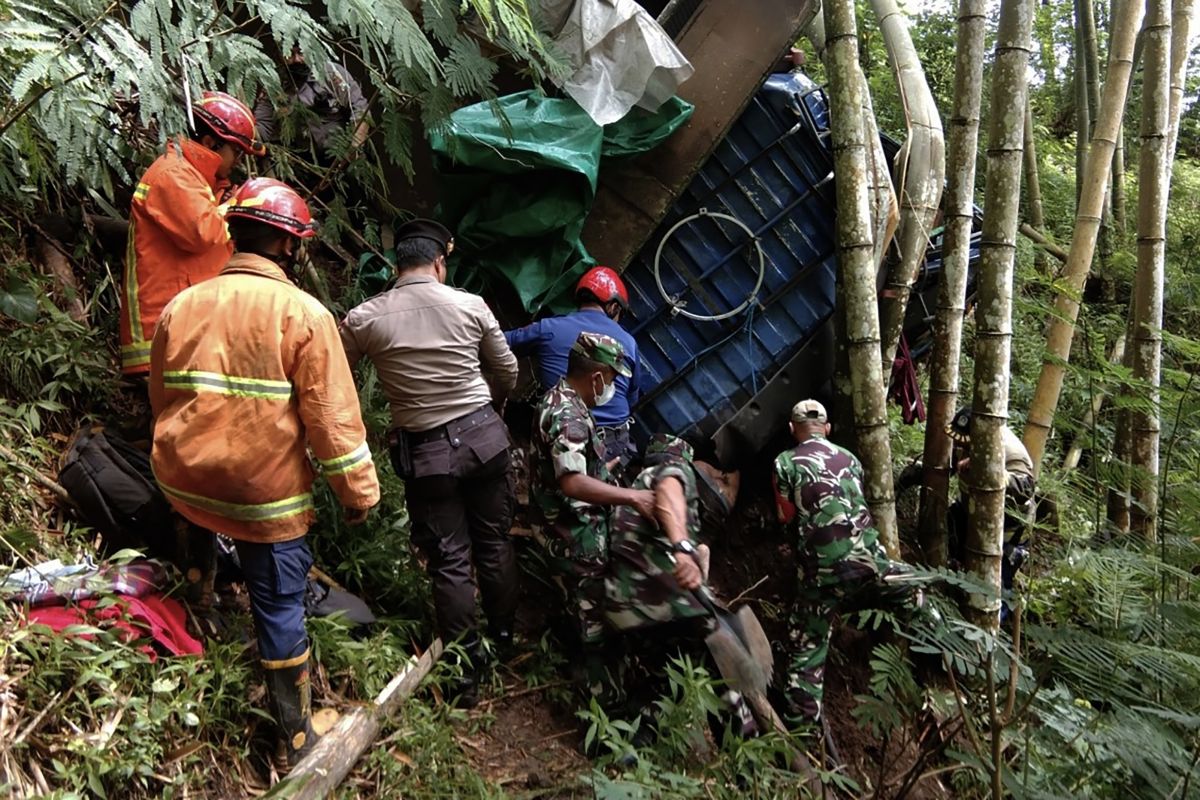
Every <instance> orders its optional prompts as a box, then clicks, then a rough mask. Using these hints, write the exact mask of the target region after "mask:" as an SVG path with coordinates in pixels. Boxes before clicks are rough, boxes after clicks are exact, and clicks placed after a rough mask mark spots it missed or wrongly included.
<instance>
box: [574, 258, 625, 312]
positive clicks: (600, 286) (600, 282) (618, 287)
mask: <svg viewBox="0 0 1200 800" xmlns="http://www.w3.org/2000/svg"><path fill="white" fill-rule="evenodd" d="M582 292H587V293H588V294H590V295H592V296H593V297H595V298H596V299H597V300H599V301H600V302H601V303H611V302H612V301H613V300H616V301H617V302H618V303H620V304H621V306H622V307H623V308H629V292H628V291H627V290H626V289H625V282H624V281H622V280H621V276H620V275H618V274H617V273H616V271H614V270H612V269H609V268H608V267H592V268H591V269H589V270H588V271H587V272H585V273H584V274H583V277H582V278H580V279H579V283H577V284H575V297H576V299H578V298H579V295H580V293H582Z"/></svg>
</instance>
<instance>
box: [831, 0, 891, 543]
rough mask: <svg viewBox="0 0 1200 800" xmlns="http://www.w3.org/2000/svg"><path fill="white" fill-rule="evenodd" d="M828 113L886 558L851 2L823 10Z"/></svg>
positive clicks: (884, 479) (857, 405) (879, 379)
mask: <svg viewBox="0 0 1200 800" xmlns="http://www.w3.org/2000/svg"><path fill="white" fill-rule="evenodd" d="M825 31H826V35H827V37H828V48H827V50H826V56H825V71H826V74H827V75H828V77H829V114H830V123H831V129H832V132H831V136H832V142H833V157H834V180H835V186H836V191H837V242H838V267H839V269H838V278H839V280H840V282H841V284H842V286H843V297H844V298H845V308H846V341H847V345H848V349H849V356H850V381H851V390H852V392H853V404H854V422H855V432H856V434H857V436H856V438H857V440H858V446H859V454H860V455H861V457H862V461H863V469H864V472H865V473H866V475H865V477H866V481H865V483H866V485H865V487H864V488H865V490H866V496H867V505H868V506H869V507H870V509H871V514H872V516H874V518H875V525H876V526H877V527H878V529H879V538H880V540H881V541H882V542H883V545H884V547H886V548H887V551H888V553H889V554H892V555H893V557H895V556H896V555H897V554H898V552H899V538H898V535H897V530H896V504H895V498H894V488H893V485H892V453H891V446H890V443H889V441H888V427H887V409H886V407H885V399H886V398H885V394H884V389H885V387H884V381H883V372H882V370H880V369H879V311H878V307H877V305H876V299H875V298H876V284H875V265H874V250H873V243H872V240H871V212H870V203H869V197H868V189H867V183H868V178H867V146H866V142H865V141H864V139H863V120H862V109H863V95H864V93H865V92H866V81H865V79H864V78H863V76H862V72H861V70H860V69H859V67H858V36H857V27H856V23H855V19H854V2H853V0H830V2H827V3H826V4H825Z"/></svg>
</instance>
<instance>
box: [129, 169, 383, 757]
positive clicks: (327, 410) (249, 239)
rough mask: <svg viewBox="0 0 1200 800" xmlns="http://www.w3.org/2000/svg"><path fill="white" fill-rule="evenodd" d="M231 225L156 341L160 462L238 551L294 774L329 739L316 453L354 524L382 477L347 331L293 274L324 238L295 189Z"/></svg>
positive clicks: (255, 188) (184, 497)
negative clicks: (319, 645) (323, 691)
mask: <svg viewBox="0 0 1200 800" xmlns="http://www.w3.org/2000/svg"><path fill="white" fill-rule="evenodd" d="M226 219H227V221H228V223H229V231H230V234H231V236H232V238H233V245H234V249H235V251H236V252H235V254H234V256H233V257H232V258H231V259H229V262H228V264H227V265H226V266H225V268H224V269H223V270H221V273H220V274H219V275H218V276H217V277H215V278H212V279H210V280H207V281H205V282H203V283H201V284H199V285H197V286H193V287H191V288H189V289H185V290H184V291H183V292H181V293H180V294H179V295H178V296H177V297H176V298H175V299H174V300H173V301H172V302H171V303H170V304H169V305H168V306H167V308H166V309H165V310H164V311H163V314H162V318H161V319H160V320H159V323H158V328H157V329H156V330H155V332H154V341H153V347H152V349H151V355H150V387H149V388H150V405H151V408H152V409H153V412H154V416H155V423H154V448H153V451H152V452H151V464H152V466H153V468H154V475H155V477H156V478H157V479H158V482H159V485H160V486H161V487H162V490H163V492H164V493H166V495H167V498H168V499H169V500H170V501H171V505H172V506H174V508H175V509H176V510H177V511H178V512H179V513H180V514H182V515H183V516H184V517H186V518H187V519H188V520H190V521H191V522H193V523H195V524H196V525H200V526H203V527H205V528H207V529H209V530H214V531H220V532H221V533H224V534H226V535H228V536H229V537H231V538H232V539H233V540H234V541H235V543H236V546H237V552H238V557H239V560H240V561H241V566H242V572H243V574H244V576H245V579H246V587H247V589H248V590H249V594H250V608H251V611H252V613H253V615H254V623H255V629H256V632H257V636H258V649H259V655H260V657H261V658H262V664H263V667H264V668H265V669H266V675H267V689H268V693H269V699H270V704H271V711H272V714H273V715H274V717H275V721H276V722H277V723H278V725H279V728H280V731H281V733H282V736H281V739H282V743H281V744H282V749H284V750H285V751H286V756H287V762H288V765H289V766H291V765H292V764H294V763H295V762H296V761H297V760H299V758H300V757H301V756H303V755H304V754H305V753H306V752H307V751H308V750H309V749H311V747H312V745H313V744H314V742H315V741H316V738H317V737H316V735H315V734H314V733H313V731H312V726H311V723H310V713H309V711H310V693H309V683H308V657H309V647H308V637H307V635H306V633H305V630H304V587H305V578H306V576H307V574H308V570H309V568H310V567H311V566H312V554H311V553H310V552H309V550H308V546H307V544H306V543H305V534H306V533H307V531H308V528H309V526H310V525H311V524H312V523H313V520H314V518H315V513H314V510H313V496H312V483H313V478H314V474H313V469H312V467H311V466H310V461H309V455H308V451H309V449H311V450H312V454H313V456H315V459H316V462H317V463H318V464H319V465H320V468H321V471H322V472H323V473H324V474H325V478H326V480H328V481H329V485H330V486H331V487H332V489H333V491H334V493H335V494H336V495H337V497H338V500H339V501H340V502H341V504H342V506H343V508H344V513H345V517H346V520H347V522H349V523H350V524H357V523H360V522H362V521H363V520H365V519H366V516H367V509H369V508H371V507H372V506H374V505H375V504H376V503H377V502H379V481H378V479H377V478H376V475H375V465H374V463H373V462H372V460H371V451H370V450H369V449H368V448H367V441H366V430H365V428H364V427H363V421H362V417H361V415H360V413H359V405H358V394H357V392H356V391H355V389H354V379H353V377H352V376H351V374H350V367H349V365H348V364H347V362H346V354H345V351H343V350H342V344H341V340H340V339H339V337H338V330H337V325H336V323H335V322H334V320H333V317H332V316H331V315H330V313H329V312H328V311H327V310H326V309H325V307H324V306H322V305H321V304H320V303H319V302H318V301H317V300H316V299H315V298H313V297H311V296H310V295H308V294H305V293H304V292H302V291H301V290H300V289H298V288H297V287H296V286H294V285H293V284H292V282H291V281H290V280H289V274H288V271H289V270H292V269H293V268H294V265H295V257H296V252H297V248H298V247H299V245H300V241H301V239H306V238H308V237H310V236H312V235H313V234H314V230H313V223H312V217H311V216H310V215H309V211H308V206H307V205H305V203H304V201H303V200H302V199H301V198H300V196H299V195H298V194H296V192H295V191H294V190H292V189H291V188H290V187H288V186H287V185H286V184H283V183H280V182H279V181H276V180H271V179H270V178H254V179H252V180H249V181H247V182H246V183H245V184H244V185H243V186H242V187H241V188H240V189H238V191H237V193H236V194H235V196H234V197H233V199H232V201H231V202H230V206H229V211H228V213H227V214H226Z"/></svg>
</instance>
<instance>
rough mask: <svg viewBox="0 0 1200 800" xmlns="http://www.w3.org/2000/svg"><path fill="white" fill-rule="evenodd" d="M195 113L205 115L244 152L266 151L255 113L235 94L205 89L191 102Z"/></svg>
mask: <svg viewBox="0 0 1200 800" xmlns="http://www.w3.org/2000/svg"><path fill="white" fill-rule="evenodd" d="M192 114H194V115H195V116H197V117H199V118H200V119H202V120H203V121H204V123H205V124H206V125H208V127H210V128H212V130H213V133H215V134H216V135H217V136H220V137H221V138H222V139H224V140H225V141H227V142H229V143H230V144H232V145H235V146H237V147H239V148H241V150H242V152H243V153H247V154H249V155H252V156H262V155H266V154H267V148H266V147H264V146H263V145H262V143H261V142H259V141H258V129H257V128H256V127H255V125H254V114H252V113H251V112H250V109H249V108H248V107H247V106H246V104H245V103H243V102H242V101H241V100H238V99H237V98H236V97H234V96H233V95H230V94H225V93H224V92H205V93H204V96H203V97H201V98H200V99H199V100H197V101H196V103H195V104H194V105H193V106H192Z"/></svg>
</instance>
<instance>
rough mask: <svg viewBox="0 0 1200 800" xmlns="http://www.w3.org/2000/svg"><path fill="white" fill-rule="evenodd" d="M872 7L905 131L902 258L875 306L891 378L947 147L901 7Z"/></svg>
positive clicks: (891, 0) (900, 165) (886, 2)
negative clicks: (885, 50) (889, 65)
mask: <svg viewBox="0 0 1200 800" xmlns="http://www.w3.org/2000/svg"><path fill="white" fill-rule="evenodd" d="M871 7H872V8H873V9H874V11H875V17H876V18H877V19H878V20H879V30H880V33H881V34H882V35H883V41H884V44H885V45H886V47H887V54H888V62H889V63H890V64H891V67H892V72H893V74H894V75H895V77H896V86H897V89H898V90H899V92H900V98H901V106H902V107H903V109H904V120H905V124H906V127H907V128H908V136H907V138H906V139H905V142H904V146H903V147H901V149H900V153H899V154H898V155H897V157H896V164H897V170H896V171H897V179H896V184H897V185H898V186H899V187H900V256H899V258H897V259H896V260H894V261H893V262H892V265H891V269H890V270H889V271H888V276H887V280H886V281H885V283H884V290H883V292H882V294H881V296H880V300H879V318H880V319H879V323H880V324H879V327H880V336H881V337H882V340H883V344H882V348H881V356H882V359H883V372H884V375H887V376H890V375H891V374H892V361H893V360H894V359H895V358H896V348H897V346H898V345H899V343H900V334H901V333H902V332H903V330H904V315H905V312H907V311H908V298H909V295H910V294H911V293H912V285H913V281H914V280H916V277H917V271H918V270H919V269H920V267H921V264H922V263H923V262H924V260H925V251H926V250H927V249H928V248H929V231H930V230H931V229H932V228H933V222H934V218H935V217H936V216H937V212H938V206H939V204H940V203H941V200H942V184H943V183H944V182H945V179H946V146H945V138H944V135H943V133H942V119H941V117H940V116H939V115H938V109H937V103H935V102H934V99H933V92H931V91H929V83H928V81H926V79H925V71H924V70H923V69H922V68H921V60H920V58H919V57H918V56H917V50H916V48H915V47H914V46H913V42H912V36H910V35H909V31H908V24H907V22H906V21H905V18H904V15H903V13H902V12H901V11H900V7H899V6H898V5H897V4H896V0H871Z"/></svg>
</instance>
